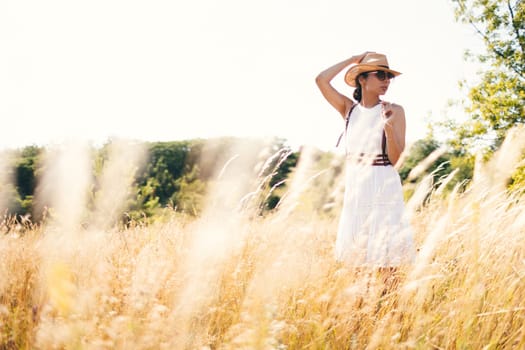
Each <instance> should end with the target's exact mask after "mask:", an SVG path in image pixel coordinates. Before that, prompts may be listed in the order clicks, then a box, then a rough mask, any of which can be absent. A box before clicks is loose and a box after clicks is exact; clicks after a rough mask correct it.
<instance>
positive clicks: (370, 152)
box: [335, 104, 414, 267]
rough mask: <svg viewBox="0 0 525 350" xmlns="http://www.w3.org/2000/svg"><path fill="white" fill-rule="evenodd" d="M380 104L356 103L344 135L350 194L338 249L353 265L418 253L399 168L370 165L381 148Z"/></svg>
mask: <svg viewBox="0 0 525 350" xmlns="http://www.w3.org/2000/svg"><path fill="white" fill-rule="evenodd" d="M381 108H382V106H381V105H380V104H378V105H376V106H374V107H372V108H365V107H363V106H361V105H360V104H358V105H356V106H355V107H354V108H353V110H352V111H351V115H350V119H349V121H348V126H347V129H346V132H345V135H344V141H345V148H346V162H345V194H344V201H343V209H342V212H341V217H340V221H339V227H338V232H337V239H336V245H335V252H336V258H337V260H339V261H341V262H345V263H348V264H350V265H353V266H375V267H389V266H399V265H403V264H407V263H411V262H413V259H414V243H413V232H412V229H411V227H410V225H409V223H408V220H407V218H406V217H405V204H404V200H403V191H402V187H401V180H400V177H399V174H398V173H397V171H396V170H395V169H394V167H393V166H392V165H386V166H373V165H371V163H372V162H371V159H372V158H377V155H380V154H382V138H383V126H384V122H383V120H382V117H381ZM363 158H365V160H363ZM366 158H368V161H366Z"/></svg>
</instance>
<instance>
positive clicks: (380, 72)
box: [368, 70, 394, 81]
mask: <svg viewBox="0 0 525 350" xmlns="http://www.w3.org/2000/svg"><path fill="white" fill-rule="evenodd" d="M368 74H374V75H375V76H376V77H377V79H379V80H381V81H384V80H385V79H387V78H388V80H391V79H394V74H392V73H390V72H385V71H384V70H376V71H373V72H368Z"/></svg>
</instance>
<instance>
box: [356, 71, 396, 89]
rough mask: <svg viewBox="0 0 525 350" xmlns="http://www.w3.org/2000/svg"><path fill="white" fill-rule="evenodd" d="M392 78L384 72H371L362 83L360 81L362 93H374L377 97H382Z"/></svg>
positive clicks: (390, 74)
mask: <svg viewBox="0 0 525 350" xmlns="http://www.w3.org/2000/svg"><path fill="white" fill-rule="evenodd" d="M393 78H394V76H393V75H392V73H388V72H386V71H381V70H378V71H373V72H368V74H367V76H366V78H364V81H362V83H361V86H362V88H363V90H364V91H367V92H371V93H375V94H377V95H384V94H385V93H386V92H387V90H388V86H389V85H390V79H393Z"/></svg>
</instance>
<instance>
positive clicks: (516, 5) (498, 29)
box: [452, 0, 525, 149]
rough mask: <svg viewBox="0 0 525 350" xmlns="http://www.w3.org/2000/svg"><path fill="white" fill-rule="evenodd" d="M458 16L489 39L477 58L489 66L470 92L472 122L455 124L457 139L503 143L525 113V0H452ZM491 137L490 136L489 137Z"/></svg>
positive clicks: (468, 142)
mask: <svg viewBox="0 0 525 350" xmlns="http://www.w3.org/2000/svg"><path fill="white" fill-rule="evenodd" d="M452 2H453V3H454V5H455V10H456V17H457V19H458V20H460V21H462V22H464V23H469V24H471V25H472V26H473V27H474V28H475V30H476V31H477V33H478V34H479V35H480V36H481V38H482V39H483V42H484V43H485V48H486V52H484V53H481V54H479V55H477V60H478V61H479V62H481V63H483V64H485V65H486V66H487V69H485V71H484V72H483V73H482V75H481V80H480V82H479V83H478V84H477V85H475V86H471V87H470V90H469V100H470V103H469V105H468V106H467V112H468V113H469V115H470V119H469V121H467V122H466V123H464V124H461V125H456V127H455V132H456V141H457V142H458V144H460V145H462V146H467V147H468V146H472V145H473V144H474V143H475V142H479V141H483V142H484V143H486V144H487V145H488V146H489V147H490V148H492V149H494V148H496V147H498V146H499V144H500V143H501V141H502V140H503V138H504V137H505V133H506V131H507V130H508V129H509V128H510V127H512V126H513V125H514V124H516V123H523V122H524V116H525V3H524V2H523V1H521V0H516V1H510V0H508V1H499V0H452ZM487 139H488V140H487Z"/></svg>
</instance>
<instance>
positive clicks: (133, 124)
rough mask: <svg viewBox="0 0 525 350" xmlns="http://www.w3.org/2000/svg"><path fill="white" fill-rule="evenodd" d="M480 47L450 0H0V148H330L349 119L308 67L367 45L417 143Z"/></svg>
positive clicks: (342, 87) (466, 75) (331, 61)
mask: <svg viewBox="0 0 525 350" xmlns="http://www.w3.org/2000/svg"><path fill="white" fill-rule="evenodd" d="M475 47H479V39H478V38H477V37H476V36H475V35H474V33H473V31H472V29H471V28H470V27H468V26H465V25H462V24H457V23H456V22H455V21H454V15H453V8H452V5H451V1H449V0H399V1H392V0H375V1H374V0H369V1H354V0H316V1H314V0H264V1H262V0H261V1H254V0H221V1H218V0H192V1H181V0H172V1H160V0H155V1H153V0H152V1H130V0H119V1H118V0H92V1H72V0H63V1H57V0H49V1H38V0H32V1H16V0H12V1H2V3H1V4H0V48H1V54H0V115H1V117H2V121H3V127H2V128H1V131H0V146H1V147H5V146H9V147H18V146H24V145H28V144H48V143H55V142H61V141H63V140H66V139H78V138H84V139H89V140H93V141H96V142H103V141H104V140H106V139H107V138H108V137H114V136H116V137H125V138H134V139H142V140H152V141H161V140H178V139H188V138H196V137H202V138H207V137H213V136H221V135H235V136H247V137H254V136H255V137H260V136H263V137H266V136H270V135H276V136H280V137H284V138H286V139H287V140H289V141H290V143H291V144H292V145H298V144H313V145H316V146H318V147H321V148H323V149H331V148H333V146H334V143H335V141H336V139H337V137H338V135H339V132H340V131H341V128H342V127H343V124H342V119H341V118H340V117H339V115H338V113H337V112H336V111H335V110H334V109H332V107H331V106H330V105H329V104H328V103H327V102H326V101H325V100H324V99H323V98H322V96H321V94H320V93H319V91H318V90H317V87H316V86H315V83H314V78H315V76H316V75H317V74H318V73H319V72H320V71H321V70H323V69H325V68H327V67H328V66H330V65H332V64H334V63H337V62H339V61H341V60H343V59H346V58H347V57H350V56H352V55H355V54H358V53H361V52H363V51H367V50H368V51H376V52H381V53H385V54H387V56H388V60H389V63H390V66H391V67H392V68H393V69H396V70H399V71H401V72H403V75H401V76H400V77H399V78H396V80H395V82H394V83H393V84H391V86H390V90H389V92H388V93H387V95H386V96H385V97H384V99H385V100H388V101H393V102H396V103H399V104H401V105H403V107H404V108H405V112H406V115H407V138H408V140H409V141H411V140H415V139H418V138H420V137H422V136H423V135H424V133H425V130H426V129H425V125H426V123H427V122H428V121H432V120H437V119H439V118H440V117H441V116H442V115H443V114H444V111H445V110H446V107H447V102H448V100H450V99H452V98H458V97H459V94H460V90H459V88H458V81H459V80H460V79H463V78H469V77H472V76H473V73H474V72H475V69H474V67H472V64H471V63H466V62H465V61H464V59H463V53H464V50H465V49H466V48H475ZM334 85H335V86H336V87H337V88H339V89H340V91H342V92H344V93H346V94H351V92H352V90H351V88H350V87H348V86H346V85H345V84H344V83H343V82H342V75H341V76H339V77H338V79H337V80H336V81H335V83H334ZM449 113H450V112H449Z"/></svg>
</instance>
